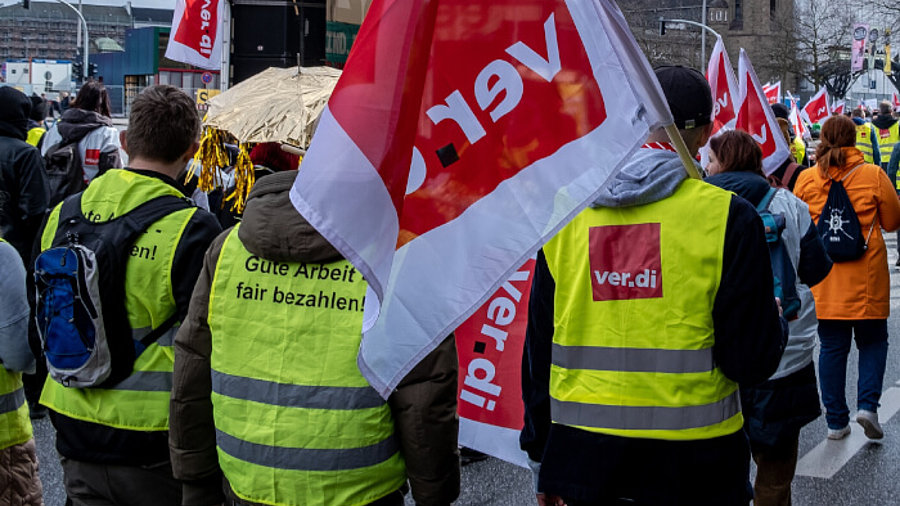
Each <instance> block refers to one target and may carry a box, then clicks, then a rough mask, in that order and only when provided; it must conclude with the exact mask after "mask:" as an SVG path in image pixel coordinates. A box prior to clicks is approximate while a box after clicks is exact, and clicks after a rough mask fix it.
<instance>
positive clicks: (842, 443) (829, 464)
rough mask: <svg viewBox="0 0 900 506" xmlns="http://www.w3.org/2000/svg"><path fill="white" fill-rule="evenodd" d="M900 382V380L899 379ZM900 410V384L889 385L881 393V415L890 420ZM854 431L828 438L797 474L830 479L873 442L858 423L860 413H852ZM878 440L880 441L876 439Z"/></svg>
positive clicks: (799, 465) (800, 465) (803, 461)
mask: <svg viewBox="0 0 900 506" xmlns="http://www.w3.org/2000/svg"><path fill="white" fill-rule="evenodd" d="M897 384H898V385H900V382H897ZM897 411H900V388H889V389H887V391H885V392H884V393H883V394H882V395H881V407H880V408H879V409H878V419H879V421H880V422H881V424H882V425H884V424H886V423H887V422H888V421H889V420H890V419H891V418H892V417H893V416H894V415H895V414H896V413H897ZM850 419H851V420H854V421H851V422H850V428H851V430H850V435H849V436H847V437H845V438H844V439H841V440H839V441H832V440H830V439H826V440H824V441H822V442H821V443H819V444H818V446H816V447H815V448H813V449H812V450H810V452H809V453H807V454H806V455H804V456H803V458H802V459H800V460H799V461H798V462H797V475H798V476H810V477H812V478H825V479H830V478H831V477H833V476H834V475H835V474H837V472H838V471H840V470H841V468H843V467H844V465H846V464H847V462H850V459H852V458H853V456H854V455H856V453H857V452H858V451H859V450H860V449H861V448H862V447H863V446H866V444H868V443H870V442H873V441H872V440H870V439H869V438H867V437H866V435H865V434H863V429H862V427H860V426H859V424H858V423H856V421H855V420H856V415H855V414H853V416H851V417H850ZM875 443H876V444H879V443H877V442H875Z"/></svg>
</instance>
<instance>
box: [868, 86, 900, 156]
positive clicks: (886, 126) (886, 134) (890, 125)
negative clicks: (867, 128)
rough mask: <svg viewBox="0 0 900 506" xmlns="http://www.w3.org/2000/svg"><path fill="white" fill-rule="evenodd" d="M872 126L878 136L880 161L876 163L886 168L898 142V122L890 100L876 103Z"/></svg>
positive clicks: (899, 136)
mask: <svg viewBox="0 0 900 506" xmlns="http://www.w3.org/2000/svg"><path fill="white" fill-rule="evenodd" d="M872 127H873V129H874V130H875V134H876V137H877V138H878V151H879V154H880V161H879V162H877V163H878V164H879V165H881V168H882V169H886V168H887V163H888V161H889V160H890V159H891V153H893V152H894V146H895V145H896V144H897V143H898V142H900V124H898V123H897V118H895V117H894V115H893V111H892V107H891V103H890V102H888V101H886V100H885V101H882V102H881V103H880V104H878V115H877V116H875V118H874V119H872Z"/></svg>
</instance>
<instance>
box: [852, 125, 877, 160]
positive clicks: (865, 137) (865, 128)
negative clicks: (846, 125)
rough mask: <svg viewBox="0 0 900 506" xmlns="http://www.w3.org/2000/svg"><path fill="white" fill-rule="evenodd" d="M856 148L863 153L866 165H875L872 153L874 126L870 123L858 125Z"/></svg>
mask: <svg viewBox="0 0 900 506" xmlns="http://www.w3.org/2000/svg"><path fill="white" fill-rule="evenodd" d="M856 148H857V149H859V150H860V151H862V154H863V159H864V160H865V162H866V163H874V161H875V158H874V156H873V151H872V126H871V125H869V124H868V123H864V124H862V125H856Z"/></svg>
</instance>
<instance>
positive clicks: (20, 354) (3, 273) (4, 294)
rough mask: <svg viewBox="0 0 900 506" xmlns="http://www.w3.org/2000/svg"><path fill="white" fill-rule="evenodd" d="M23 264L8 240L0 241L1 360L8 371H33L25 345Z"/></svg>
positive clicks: (26, 319)
mask: <svg viewBox="0 0 900 506" xmlns="http://www.w3.org/2000/svg"><path fill="white" fill-rule="evenodd" d="M28 315H29V308H28V296H27V294H26V292H25V266H24V265H22V259H21V258H19V253H18V252H17V251H16V249H15V248H13V247H12V246H11V245H10V244H9V243H8V242H0V362H2V364H3V368H4V369H6V370H8V371H16V372H34V366H35V361H34V355H32V354H31V349H30V348H29V347H28Z"/></svg>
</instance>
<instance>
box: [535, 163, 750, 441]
mask: <svg viewBox="0 0 900 506" xmlns="http://www.w3.org/2000/svg"><path fill="white" fill-rule="evenodd" d="M731 198H732V194H731V193H730V192H726V191H724V190H721V189H719V188H715V187H713V186H711V185H709V184H707V183H703V182H701V181H696V180H693V179H688V180H686V181H684V182H683V183H682V184H681V186H680V187H679V188H678V189H677V190H676V192H675V193H674V194H673V195H672V196H671V197H669V198H666V199H663V200H661V201H658V202H654V203H651V204H647V205H643V206H634V207H625V208H598V209H587V210H585V211H583V212H582V213H581V214H579V215H578V216H577V217H576V218H575V219H574V220H573V221H572V222H571V223H570V224H569V225H567V226H566V227H565V228H564V229H563V230H562V231H561V232H560V233H559V234H558V235H557V236H556V237H554V238H553V239H552V240H551V241H550V242H548V243H547V245H546V246H545V247H544V253H545V256H546V258H547V264H548V266H549V268H550V271H551V274H552V275H553V278H554V280H555V281H556V292H555V299H554V326H555V331H554V335H553V354H552V365H551V375H550V397H551V417H552V420H553V421H554V422H555V423H560V424H564V425H568V426H572V427H577V428H579V429H583V430H586V431H591V432H598V433H603V434H611V435H615V436H622V437H634V438H650V439H665V440H697V439H709V438H715V437H720V436H725V435H728V434H732V433H734V432H737V431H739V430H740V429H741V427H742V426H743V423H744V422H743V417H742V415H741V408H740V401H739V399H738V385H737V384H736V383H735V382H733V381H731V380H729V379H728V378H726V377H725V375H724V374H722V371H721V370H720V369H719V367H717V366H716V364H715V361H714V360H713V344H714V343H715V337H714V332H713V318H712V311H713V304H714V302H715V297H716V292H717V290H718V288H719V281H720V279H721V275H722V261H723V260H722V255H723V253H722V245H723V244H724V241H725V227H726V223H727V221H728V212H729V206H730V204H731Z"/></svg>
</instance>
